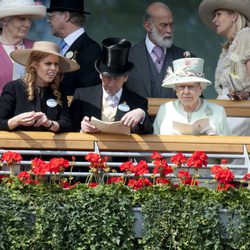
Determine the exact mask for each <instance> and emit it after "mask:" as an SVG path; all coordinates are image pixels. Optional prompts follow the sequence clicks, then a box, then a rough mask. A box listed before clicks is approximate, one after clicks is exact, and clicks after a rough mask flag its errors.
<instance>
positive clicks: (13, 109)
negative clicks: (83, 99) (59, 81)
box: [0, 79, 71, 132]
mask: <svg viewBox="0 0 250 250" xmlns="http://www.w3.org/2000/svg"><path fill="white" fill-rule="evenodd" d="M38 99H39V98H35V100H34V101H28V100H27V95H26V88H25V85H24V82H23V81H22V80H21V79H19V80H16V81H11V82H9V83H7V84H6V85H5V87H4V89H3V92H2V95H1V97H0V130H9V128H8V124H7V123H8V120H9V119H10V118H12V117H14V116H16V115H19V114H21V113H24V112H30V111H36V112H39V111H41V112H43V113H45V114H46V115H47V117H48V119H50V120H53V121H57V122H58V123H59V125H60V129H59V131H58V132H66V131H70V130H71V119H70V114H69V108H68V104H67V98H66V96H62V98H61V99H62V106H60V105H58V104H57V105H56V106H55V107H49V106H48V105H47V103H46V102H47V100H49V99H54V100H55V99H56V98H55V96H54V95H53V94H52V90H51V89H50V88H49V87H47V88H45V89H44V94H43V98H42V100H40V99H39V100H38ZM15 130H30V131H48V129H47V128H45V127H44V126H40V127H34V126H31V127H24V126H19V127H17V128H16V129H15Z"/></svg>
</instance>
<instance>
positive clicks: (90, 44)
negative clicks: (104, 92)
mask: <svg viewBox="0 0 250 250" xmlns="http://www.w3.org/2000/svg"><path fill="white" fill-rule="evenodd" d="M47 13H48V22H49V23H50V25H51V31H52V34H53V35H54V36H56V37H59V38H61V42H60V44H59V46H60V49H61V50H60V53H61V54H62V55H64V56H65V57H67V58H70V59H73V60H76V62H77V63H78V64H79V65H80V67H81V68H80V70H78V71H76V72H72V73H67V74H65V76H64V79H63V81H62V83H61V90H62V92H63V93H65V94H66V95H73V94H74V91H75V89H76V88H79V87H89V86H93V85H96V84H100V83H101V81H100V79H99V75H98V72H97V71H96V69H95V66H94V63H95V61H96V59H97V58H99V57H100V54H101V47H100V46H99V44H98V43H97V42H96V41H94V40H93V39H91V38H90V37H89V36H88V35H87V33H86V31H85V29H84V25H85V23H86V15H87V14H90V13H89V12H87V11H85V10H84V1H83V0H78V1H68V0H51V1H50V7H49V8H47Z"/></svg>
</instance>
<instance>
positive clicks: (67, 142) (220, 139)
mask: <svg viewBox="0 0 250 250" xmlns="http://www.w3.org/2000/svg"><path fill="white" fill-rule="evenodd" d="M94 142H97V143H98V146H99V150H100V151H127V152H152V151H159V152H194V151H204V152H206V153H225V154H228V153H230V154H234V153H235V154H242V153H243V145H246V147H247V150H248V152H249V151H250V137H238V136H192V135H161V136H159V135H144V136H142V135H136V134H132V135H130V136H127V135H112V134H95V135H89V134H82V133H62V134H54V133H51V132H24V131H22V132H6V131H1V132H0V148H1V149H9V150H11V149H30V150H32V149H42V150H83V151H93V150H94Z"/></svg>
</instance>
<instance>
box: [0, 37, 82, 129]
mask: <svg viewBox="0 0 250 250" xmlns="http://www.w3.org/2000/svg"><path fill="white" fill-rule="evenodd" d="M10 55H11V58H12V59H13V60H14V61H16V62H17V63H20V64H22V65H25V71H26V74H25V76H24V77H23V78H22V79H18V80H15V81H11V82H9V83H7V84H6V85H5V87H4V89H3V92H2V95H1V97H0V130H7V131H12V130H35V131H53V132H66V131H70V130H72V128H71V126H72V125H71V118H70V113H69V108H68V104H67V98H66V96H64V95H62V94H61V93H60V91H59V85H60V81H61V79H62V73H65V72H71V71H75V70H78V69H79V67H80V66H79V65H78V64H77V63H76V62H74V61H72V60H70V59H67V58H65V57H63V56H62V55H60V54H59V48H58V46H57V45H56V44H55V43H52V42H45V41H39V42H35V43H34V44H33V47H32V49H22V50H15V51H13V52H12V53H11V54H10Z"/></svg>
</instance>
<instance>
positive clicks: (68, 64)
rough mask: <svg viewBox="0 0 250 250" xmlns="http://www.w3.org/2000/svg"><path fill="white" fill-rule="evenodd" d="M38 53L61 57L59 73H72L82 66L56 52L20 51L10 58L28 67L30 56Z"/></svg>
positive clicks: (12, 54)
mask: <svg viewBox="0 0 250 250" xmlns="http://www.w3.org/2000/svg"><path fill="white" fill-rule="evenodd" d="M34 51H37V52H43V53H48V54H52V55H56V56H58V57H59V71H60V73H67V72H72V71H76V70H78V69H80V66H79V64H78V63H76V62H75V61H73V60H70V59H68V58H65V57H63V56H62V55H60V54H59V53H56V52H50V51H47V50H42V49H41V50H37V49H19V50H15V51H13V52H11V53H10V57H11V58H12V59H13V60H14V61H15V62H17V63H19V64H22V65H24V66H25V65H26V63H27V61H28V59H29V57H30V55H31V53H32V52H34Z"/></svg>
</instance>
